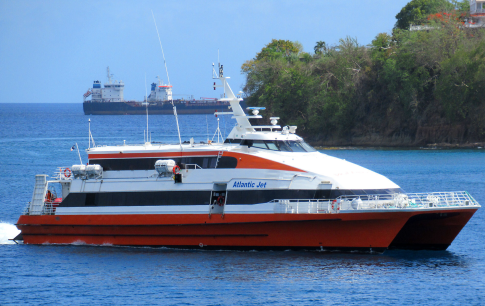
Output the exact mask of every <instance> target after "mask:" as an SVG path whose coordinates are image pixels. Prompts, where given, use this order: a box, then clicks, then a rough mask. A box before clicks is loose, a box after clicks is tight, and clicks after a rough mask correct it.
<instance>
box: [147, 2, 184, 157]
mask: <svg viewBox="0 0 485 306" xmlns="http://www.w3.org/2000/svg"><path fill="white" fill-rule="evenodd" d="M151 12H152V17H153V22H154V23H155V28H156V29H157V35H158V42H159V43H160V49H162V56H163V63H164V64H165V71H166V72H167V80H168V85H170V77H169V76H168V69H167V62H166V61H165V54H164V53H163V47H162V41H161V40H160V34H159V33H158V27H157V22H156V21H155V15H153V11H151ZM170 102H171V103H172V106H173V114H174V115H175V121H176V122H177V132H178V136H179V144H180V150H183V148H182V138H180V127H179V119H178V116H177V108H176V107H175V105H174V104H173V97H172V96H170Z"/></svg>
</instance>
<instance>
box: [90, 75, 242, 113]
mask: <svg viewBox="0 0 485 306" xmlns="http://www.w3.org/2000/svg"><path fill="white" fill-rule="evenodd" d="M106 70H107V79H108V81H107V82H106V83H105V84H104V87H101V82H100V81H94V82H93V87H92V88H90V89H88V91H87V92H86V93H85V94H84V95H83V98H84V102H83V109H84V114H85V115H144V114H145V113H146V107H148V113H149V114H150V115H172V114H173V106H172V101H173V103H174V105H175V106H176V107H177V113H178V114H179V115H184V114H213V113H214V112H215V111H217V112H225V111H228V110H229V106H230V104H229V102H227V101H220V100H218V99H216V98H201V99H200V100H195V99H194V96H193V95H190V96H189V95H185V98H179V99H175V100H173V94H172V85H170V84H163V81H162V80H161V79H160V78H159V77H158V76H157V79H158V84H157V83H152V84H151V91H150V94H149V95H148V97H147V99H146V100H147V102H148V106H146V105H145V102H144V101H134V100H128V101H127V100H125V99H124V93H123V90H124V88H125V84H124V83H123V81H121V80H120V81H116V80H115V81H113V75H112V74H110V69H109V67H108V68H107V69H106ZM90 96H91V99H90V100H87V98H88V97H90ZM241 103H242V105H243V107H245V103H244V102H241Z"/></svg>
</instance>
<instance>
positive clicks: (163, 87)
mask: <svg viewBox="0 0 485 306" xmlns="http://www.w3.org/2000/svg"><path fill="white" fill-rule="evenodd" d="M157 79H158V85H157V83H152V87H151V91H150V95H149V96H148V102H163V101H170V100H172V85H169V84H163V82H162V80H161V79H160V77H159V76H157Z"/></svg>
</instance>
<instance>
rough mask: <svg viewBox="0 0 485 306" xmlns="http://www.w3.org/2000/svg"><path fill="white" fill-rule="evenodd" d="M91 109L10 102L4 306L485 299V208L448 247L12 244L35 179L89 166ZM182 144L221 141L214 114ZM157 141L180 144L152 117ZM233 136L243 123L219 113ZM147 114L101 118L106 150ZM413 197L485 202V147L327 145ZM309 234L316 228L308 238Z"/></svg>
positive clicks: (0, 199)
mask: <svg viewBox="0 0 485 306" xmlns="http://www.w3.org/2000/svg"><path fill="white" fill-rule="evenodd" d="M88 118H89V117H87V116H84V115H83V112H82V105H81V104H0V305H23V304H41V305H44V304H49V305H51V304H74V305H86V304H100V305H105V304H122V305H124V304H134V305H140V304H159V305H281V304H284V305H315V304H343V305H350V304H373V305H374V304H377V305H389V304H398V305H414V304H445V305H458V304H469V305H483V304H485V209H483V208H482V209H480V210H479V211H478V212H477V213H476V214H475V215H474V217H473V218H472V219H471V220H470V222H469V223H468V225H467V226H466V227H465V228H464V229H463V230H462V232H461V233H460V234H459V235H458V237H457V238H456V240H455V241H454V242H453V244H452V245H451V246H450V247H449V248H448V250H447V251H386V252H385V253H384V254H353V253H352V254H341V253H331V252H330V253H326V252H303V251H301V252H295V251H287V252H270V251H267V252H266V251H264V252H262V251H259V252H235V251H205V250H172V249H164V248H162V249H152V248H132V247H113V246H111V247H109V246H83V245H69V246H52V245H44V246H31V245H16V244H12V243H11V242H9V241H8V238H12V237H13V236H15V234H16V230H15V227H14V225H13V224H15V222H16V220H17V219H18V216H19V215H20V214H21V212H22V210H23V209H24V208H25V206H26V204H27V202H29V201H30V200H31V197H32V191H33V184H34V176H35V174H53V173H54V171H55V169H56V167H58V166H70V165H72V164H76V163H79V157H78V155H77V152H76V151H72V152H71V151H70V148H71V147H72V146H73V145H74V144H76V143H77V144H78V145H79V148H80V150H81V157H82V159H83V162H86V161H87V155H86V153H85V151H84V149H86V148H87V146H88ZM179 121H180V128H181V134H182V140H189V139H190V137H194V139H195V140H196V141H202V140H206V139H207V135H208V134H209V138H212V135H213V134H214V131H215V129H216V127H217V121H216V119H215V118H214V117H213V116H210V115H209V116H205V115H193V116H179ZM149 122H150V123H149V129H150V131H151V132H153V133H152V141H159V142H164V143H167V142H169V143H174V142H177V140H178V138H177V130H176V126H175V120H174V118H173V116H150V117H149ZM219 122H220V127H221V130H222V133H223V134H225V135H227V134H228V132H229V131H230V129H231V127H232V126H233V125H234V123H235V122H234V121H232V120H231V119H229V118H221V119H220V121H219ZM144 129H146V117H145V116H91V130H92V133H93V137H94V140H95V141H96V144H97V145H104V144H106V145H116V144H120V145H121V144H123V141H126V143H141V142H143V130H144ZM324 153H325V154H329V155H333V156H336V157H339V158H343V159H346V160H348V161H351V162H354V163H357V164H359V165H362V166H364V167H366V168H369V169H371V170H374V171H377V172H379V173H381V174H383V175H385V176H387V177H389V178H390V179H391V180H393V181H394V182H396V183H397V184H398V185H400V186H401V187H402V188H403V189H404V190H405V191H408V192H426V191H456V190H467V191H468V192H470V194H472V195H473V196H474V197H475V199H476V200H477V201H478V202H480V203H481V204H482V205H483V204H485V149H473V150H472V149H470V150H378V149H347V150H328V151H324ZM309 234H311V233H309Z"/></svg>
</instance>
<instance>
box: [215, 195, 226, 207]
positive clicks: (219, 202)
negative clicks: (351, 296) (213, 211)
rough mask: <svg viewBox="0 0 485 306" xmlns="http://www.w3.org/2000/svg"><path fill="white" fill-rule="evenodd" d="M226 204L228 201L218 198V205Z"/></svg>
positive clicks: (221, 197)
mask: <svg viewBox="0 0 485 306" xmlns="http://www.w3.org/2000/svg"><path fill="white" fill-rule="evenodd" d="M225 202H226V199H225V198H224V197H223V196H219V197H218V198H217V205H219V206H223V205H224V203H225Z"/></svg>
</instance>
